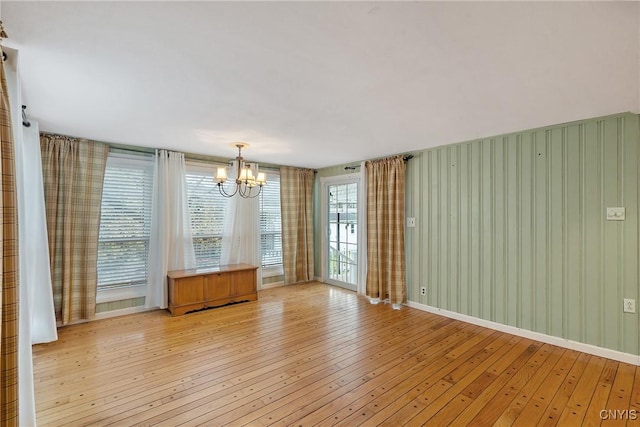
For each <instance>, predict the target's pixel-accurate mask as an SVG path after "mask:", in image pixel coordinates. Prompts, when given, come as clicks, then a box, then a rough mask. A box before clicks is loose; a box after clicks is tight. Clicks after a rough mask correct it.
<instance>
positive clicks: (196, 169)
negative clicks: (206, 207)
mask: <svg viewBox="0 0 640 427" xmlns="http://www.w3.org/2000/svg"><path fill="white" fill-rule="evenodd" d="M227 166H228V164H225V163H222V162H205V161H201V160H186V162H185V172H186V175H189V174H190V173H192V174H197V173H202V174H206V175H207V176H210V177H211V182H214V179H215V172H216V170H217V168H219V167H227ZM185 186H186V188H187V204H188V203H189V184H188V182H185ZM221 197H223V196H221ZM224 214H226V206H225V212H224ZM224 214H223V219H222V227H224ZM189 216H190V220H191V221H192V222H191V228H192V231H191V239H192V240H194V239H197V238H200V237H205V238H206V237H214V238H216V237H217V238H220V239H222V237H223V236H222V234H220V235H215V234H211V235H207V236H196V235H195V234H194V232H193V216H192V213H191V211H189ZM194 249H195V247H194ZM219 262H220V261H219V260H218V263H219ZM197 264H198V256H197V253H196V265H197ZM207 266H213V265H207ZM207 266H204V265H203V266H198V267H197V268H206V267H207Z"/></svg>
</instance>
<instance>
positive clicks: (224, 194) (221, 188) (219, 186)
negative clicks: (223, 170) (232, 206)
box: [218, 182, 239, 197]
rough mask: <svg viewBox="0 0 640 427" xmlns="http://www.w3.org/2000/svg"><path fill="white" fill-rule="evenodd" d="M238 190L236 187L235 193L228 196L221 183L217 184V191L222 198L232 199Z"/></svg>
mask: <svg viewBox="0 0 640 427" xmlns="http://www.w3.org/2000/svg"><path fill="white" fill-rule="evenodd" d="M238 188H239V187H238V186H236V189H235V191H234V192H233V193H231V194H229V193H227V190H226V189H225V188H224V185H223V184H222V183H221V182H219V183H218V190H219V191H220V194H221V195H222V196H224V197H233V196H235V194H236V193H237V192H238Z"/></svg>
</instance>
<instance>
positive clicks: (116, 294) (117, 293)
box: [96, 285, 147, 304]
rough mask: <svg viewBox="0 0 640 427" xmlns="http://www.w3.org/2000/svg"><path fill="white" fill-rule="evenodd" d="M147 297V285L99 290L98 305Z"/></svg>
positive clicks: (97, 295)
mask: <svg viewBox="0 0 640 427" xmlns="http://www.w3.org/2000/svg"><path fill="white" fill-rule="evenodd" d="M146 295H147V286H146V285H137V286H123V287H121V288H115V289H105V290H98V292H97V293H96V304H100V303H103V302H113V301H122V300H126V299H133V298H140V297H144V296H146Z"/></svg>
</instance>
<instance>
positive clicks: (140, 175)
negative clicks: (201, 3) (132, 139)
mask: <svg viewBox="0 0 640 427" xmlns="http://www.w3.org/2000/svg"><path fill="white" fill-rule="evenodd" d="M152 195H153V158H152V157H148V156H143V155H128V154H119V153H110V154H109V157H108V158H107V165H106V170H105V176H104V184H103V189H102V205H101V215H100V234H99V238H98V295H99V296H100V294H102V298H99V299H98V302H105V301H110V300H113V299H110V298H109V297H108V295H109V294H112V295H113V294H114V292H111V291H116V293H117V294H118V297H114V298H117V299H124V298H134V297H137V296H142V295H144V292H145V289H146V284H147V277H148V254H149V236H150V234H151V203H152ZM135 287H138V289H137V290H135V289H133V288H135Z"/></svg>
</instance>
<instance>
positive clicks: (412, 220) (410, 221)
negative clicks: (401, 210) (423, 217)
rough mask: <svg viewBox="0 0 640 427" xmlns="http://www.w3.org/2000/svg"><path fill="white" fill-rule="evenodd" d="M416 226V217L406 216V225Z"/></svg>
mask: <svg viewBox="0 0 640 427" xmlns="http://www.w3.org/2000/svg"><path fill="white" fill-rule="evenodd" d="M415 226H416V219H415V218H414V217H409V218H407V227H410V228H412V227H415Z"/></svg>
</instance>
